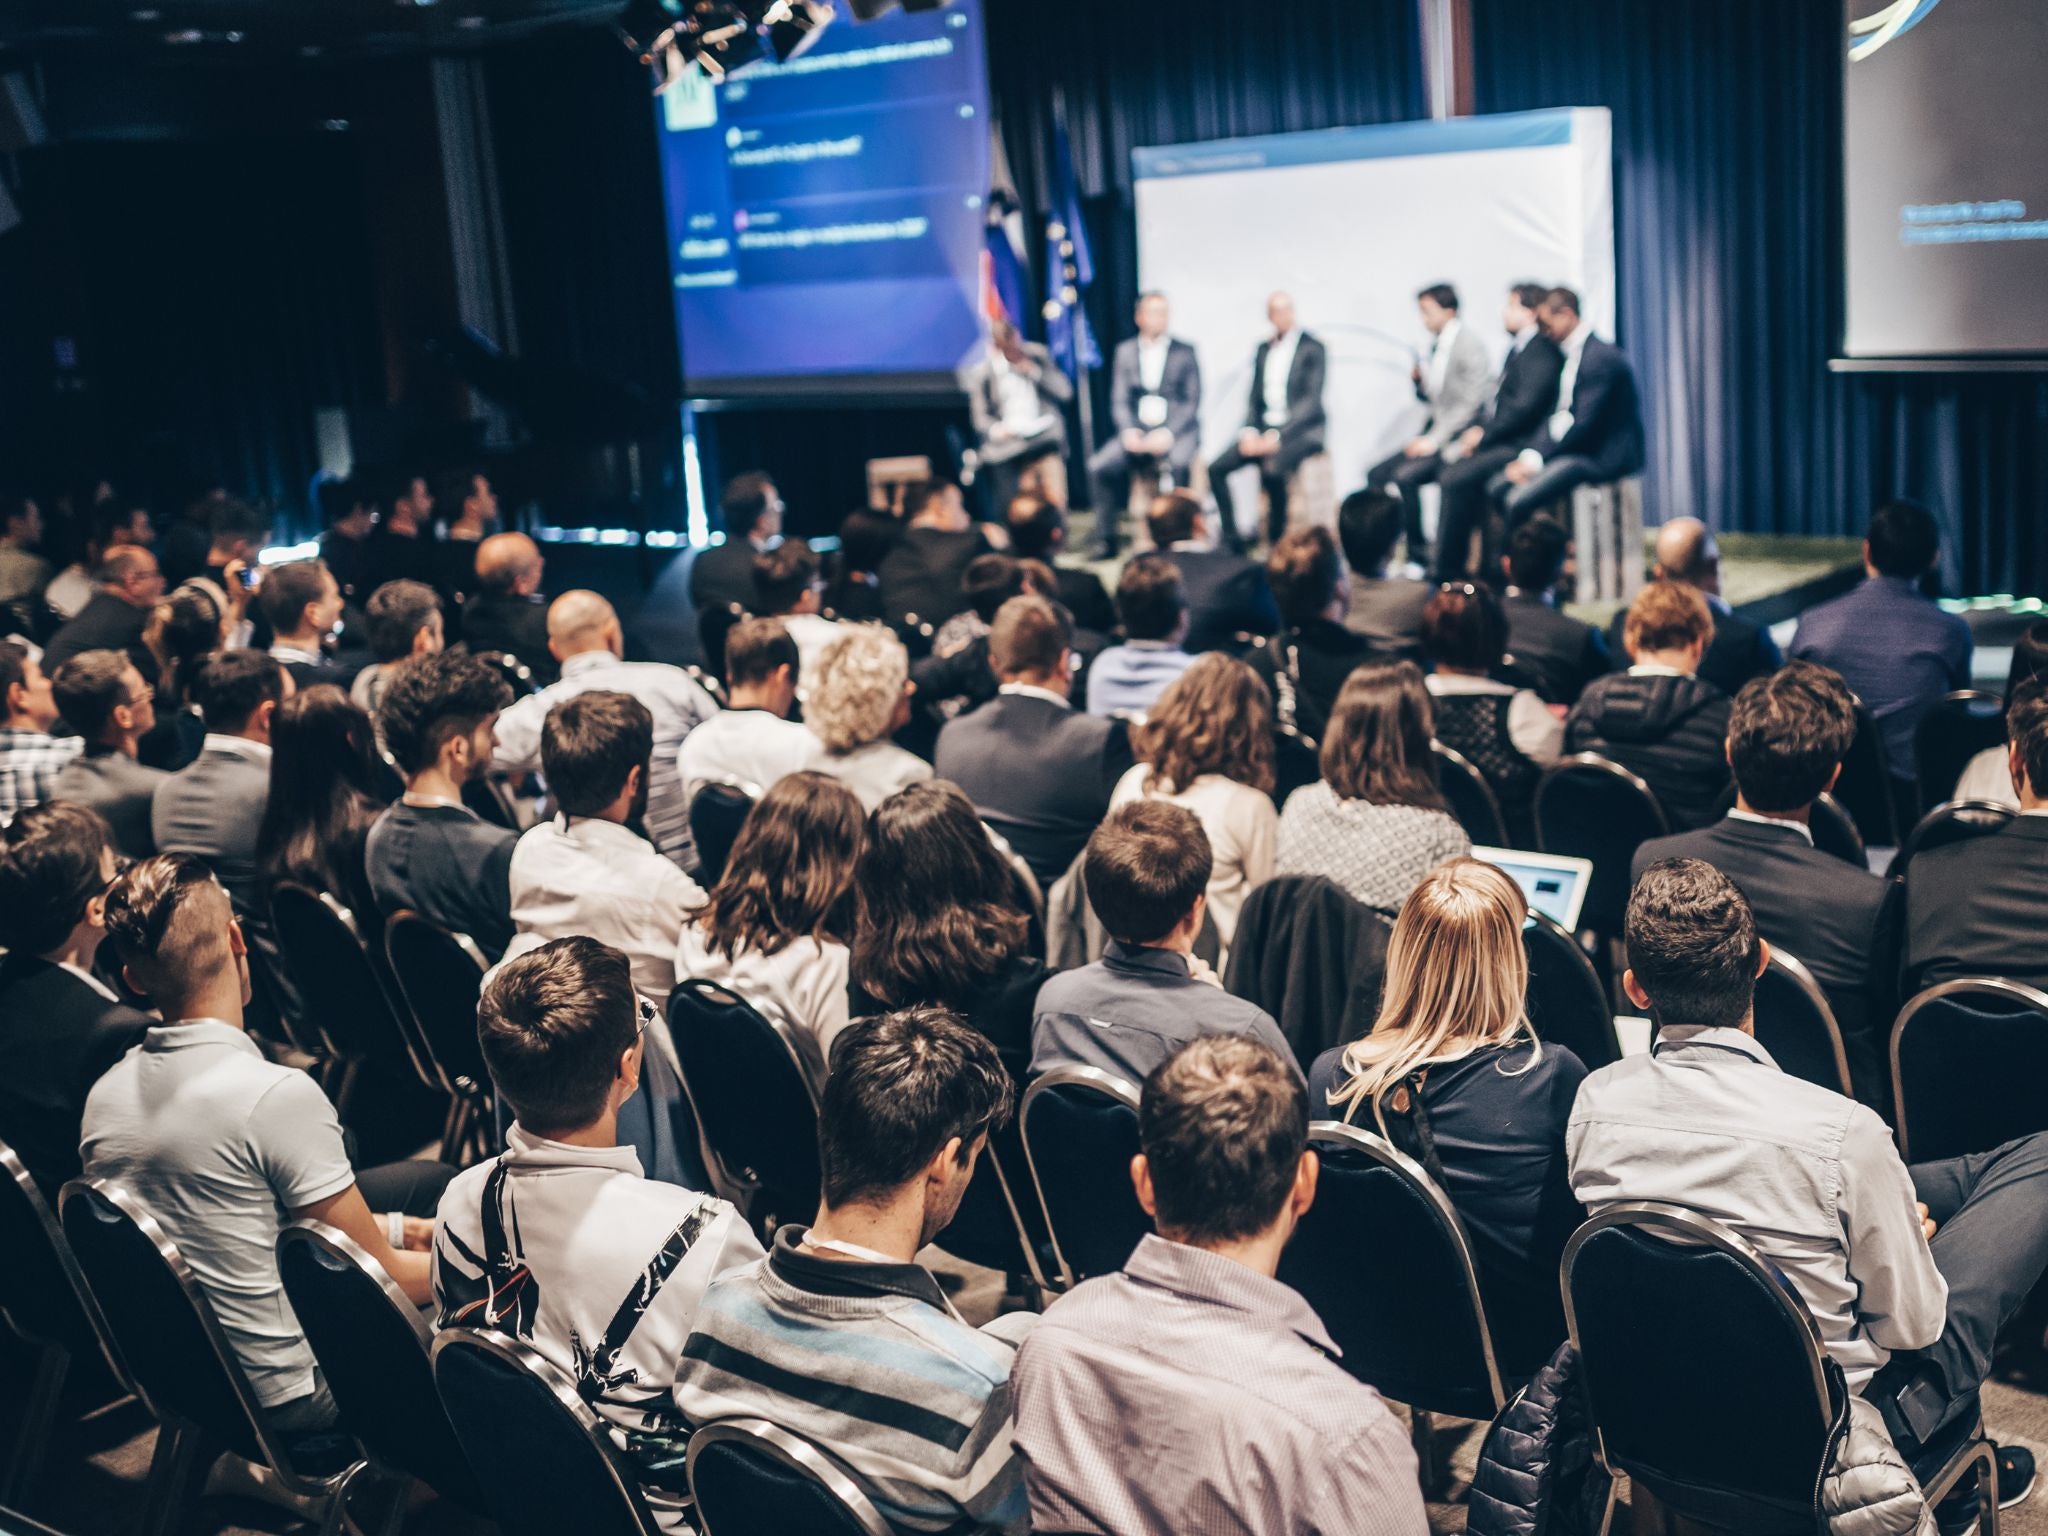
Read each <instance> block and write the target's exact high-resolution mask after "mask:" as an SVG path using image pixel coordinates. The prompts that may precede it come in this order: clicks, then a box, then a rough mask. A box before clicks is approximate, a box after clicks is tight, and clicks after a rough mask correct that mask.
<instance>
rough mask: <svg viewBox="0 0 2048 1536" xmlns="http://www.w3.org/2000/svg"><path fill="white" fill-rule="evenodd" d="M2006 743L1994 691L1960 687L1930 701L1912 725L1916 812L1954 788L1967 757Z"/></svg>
mask: <svg viewBox="0 0 2048 1536" xmlns="http://www.w3.org/2000/svg"><path fill="white" fill-rule="evenodd" d="M2004 745H2005V700H2004V699H2002V698H2000V697H1999V696H1998V695H1997V694H1995V693H1985V692H1982V691H1981V690H1979V689H1975V688H1959V689H1957V690H1956V691H1955V692H1954V693H1950V694H1944V695H1943V696H1942V697H1941V698H1938V699H1936V700H1935V701H1934V702H1933V703H1932V704H1930V705H1928V706H1927V708H1926V709H1925V710H1923V711H1922V712H1921V715H1920V721H1919V724H1917V725H1915V726H1914V727H1913V777H1914V779H1915V781H1916V782H1917V783H1918V784H1919V786H1920V813H1921V814H1922V815H1923V816H1924V815H1926V814H1927V812H1929V811H1931V810H1933V809H1934V808H1935V807H1936V806H1937V805H1940V804H1941V803H1942V802H1943V801H1944V800H1946V799H1948V798H1949V796H1951V795H1953V794H1954V793H1955V792H1956V785H1957V784H1959V783H1961V782H1962V777H1963V770H1964V769H1965V768H1967V767H1969V766H1970V759H1971V758H1973V757H1975V756H1976V755H1977V754H1978V753H1979V752H1982V751H1984V750H1985V748H1987V747H2001V746H2004Z"/></svg>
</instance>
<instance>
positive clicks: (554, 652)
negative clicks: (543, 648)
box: [548, 635, 569, 661]
mask: <svg viewBox="0 0 2048 1536" xmlns="http://www.w3.org/2000/svg"><path fill="white" fill-rule="evenodd" d="M548 654H549V655H550V656H552V657H554V658H555V660H557V661H567V660H568V659H569V658H568V657H566V656H564V655H563V654H562V642H561V641H560V640H558V639H557V638H556V637H555V636H553V635H549V636H548Z"/></svg>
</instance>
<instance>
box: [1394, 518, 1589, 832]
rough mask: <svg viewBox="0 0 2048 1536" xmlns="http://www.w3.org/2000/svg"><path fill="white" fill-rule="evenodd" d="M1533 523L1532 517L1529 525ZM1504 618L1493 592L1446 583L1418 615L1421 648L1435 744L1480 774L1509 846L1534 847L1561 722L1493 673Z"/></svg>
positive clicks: (1502, 649) (1503, 638)
mask: <svg viewBox="0 0 2048 1536" xmlns="http://www.w3.org/2000/svg"><path fill="white" fill-rule="evenodd" d="M1532 521H1533V519H1532ZM1507 638H1508V625H1507V615H1506V614H1504V613H1503V612H1502V611H1501V603H1500V599H1499V598H1497V597H1495V596H1494V595H1493V589H1492V588H1491V587H1483V586H1480V585H1478V584H1476V583H1474V582H1469V581H1453V582H1446V583H1444V588H1443V590H1442V591H1441V592H1439V593H1437V594H1436V596H1434V597H1432V598H1431V599H1430V600H1429V606H1428V607H1427V608H1425V609H1423V611H1422V650H1423V655H1424V657H1425V658H1426V659H1427V660H1428V661H1429V663H1430V665H1431V666H1432V667H1434V668H1435V669H1436V670H1435V671H1433V672H1431V673H1430V674H1429V677H1428V678H1427V679H1426V682H1427V683H1428V686H1429V695H1430V698H1431V700H1432V701H1433V703H1434V706H1435V711H1436V739H1437V740H1438V741H1439V742H1441V743H1442V744H1443V745H1444V746H1446V747H1449V748H1450V749H1451V750H1452V751H1453V752H1456V753H1457V754H1459V755H1460V756H1461V757H1463V758H1464V759H1465V760H1466V761H1467V762H1469V763H1470V764H1471V765H1472V766H1473V767H1474V768H1476V769H1478V770H1479V773H1480V776H1481V777H1483V778H1484V779H1485V780H1486V785H1487V788H1489V789H1491V790H1492V791H1493V796H1494V798H1495V799H1496V800H1498V801H1499V802H1500V811H1501V817H1502V819H1503V820H1504V821H1505V822H1506V831H1507V835H1508V838H1509V840H1510V841H1511V842H1512V843H1513V844H1514V845H1515V846H1516V847H1518V848H1533V847H1535V843H1534V842H1532V841H1531V840H1530V839H1532V838H1533V837H1534V835H1535V810H1534V806H1535V800H1536V783H1537V781H1538V780H1539V779H1541V778H1542V777H1543V770H1544V769H1545V768H1548V767H1549V766H1550V765H1551V764H1552V763H1554V762H1556V761H1557V759H1558V754H1559V752H1560V750H1561V749H1562V748H1563V746H1564V724H1563V722H1562V721H1560V720H1559V719H1558V717H1557V716H1556V715H1554V714H1552V713H1551V711H1550V706H1549V705H1547V704H1545V703H1544V702H1543V700H1542V699H1541V698H1539V697H1538V696H1537V694H1536V691H1535V690H1534V689H1532V688H1517V687H1516V686H1515V685H1514V684H1513V683H1504V682H1502V681H1501V680H1500V679H1499V677H1497V676H1496V675H1495V674H1496V673H1498V672H1499V671H1500V670H1501V667H1502V663H1503V662H1505V661H1506V660H1507Z"/></svg>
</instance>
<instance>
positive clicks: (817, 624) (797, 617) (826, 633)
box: [747, 539, 845, 697]
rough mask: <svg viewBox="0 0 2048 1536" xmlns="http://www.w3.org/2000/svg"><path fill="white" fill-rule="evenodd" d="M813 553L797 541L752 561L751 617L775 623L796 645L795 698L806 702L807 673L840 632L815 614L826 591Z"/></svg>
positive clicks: (765, 553) (774, 549)
mask: <svg viewBox="0 0 2048 1536" xmlns="http://www.w3.org/2000/svg"><path fill="white" fill-rule="evenodd" d="M820 571H821V566H820V564H819V561H818V557H817V554H816V553H815V552H814V551H813V550H812V549H811V546H810V545H808V544H806V543H804V541H803V540H802V539H784V540H783V541H782V542H781V543H780V544H778V545H776V546H775V547H774V548H773V549H769V550H763V551H762V552H761V553H760V554H758V555H756V556H754V598H753V601H752V602H750V603H748V604H747V609H748V611H749V612H750V613H755V614H758V615H760V616H761V617H762V618H768V619H780V620H782V627H783V628H784V629H786V630H788V631H789V638H790V639H792V640H794V641H795V642H796V655H797V671H796V686H797V693H798V695H799V696H800V697H808V695H809V693H810V687H811V674H812V673H813V672H815V671H816V670H817V666H818V658H819V657H820V656H821V655H823V654H824V651H825V647H826V646H828V645H830V644H831V643H832V642H833V641H834V640H835V639H837V638H838V637H839V636H840V635H842V634H844V633H845V629H844V627H843V626H841V625H838V624H835V623H833V622H832V621H831V620H830V619H828V618H826V617H825V616H824V615H823V614H822V613H820V612H819V611H818V609H819V608H820V606H821V605H822V594H823V593H824V590H825V581H824V577H823V576H822V575H821V574H820Z"/></svg>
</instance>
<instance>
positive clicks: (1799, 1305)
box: [1557, 1200, 1998, 1536]
mask: <svg viewBox="0 0 2048 1536" xmlns="http://www.w3.org/2000/svg"><path fill="white" fill-rule="evenodd" d="M1610 1227H1628V1228H1631V1229H1633V1230H1635V1231H1639V1232H1645V1233H1647V1234H1649V1235H1650V1236H1652V1237H1656V1238H1661V1239H1663V1240H1664V1241H1666V1242H1672V1243H1677V1244H1679V1245H1680V1246H1683V1247H1691V1248H1710V1249H1713V1250H1714V1251H1716V1252H1718V1253H1721V1254H1724V1255H1726V1256H1727V1257H1728V1258H1731V1259H1733V1260H1735V1261H1736V1262H1737V1263H1738V1264H1740V1265H1742V1267H1743V1268H1744V1269H1746V1270H1748V1271H1749V1272H1750V1274H1751V1275H1752V1276H1753V1277H1755V1278H1756V1279H1758V1280H1761V1281H1763V1282H1764V1283H1765V1284H1766V1285H1768V1286H1769V1287H1770V1289H1771V1291H1772V1292H1773V1294H1775V1295H1776V1296H1777V1297H1778V1298H1779V1299H1780V1302H1781V1304H1782V1305H1783V1306H1784V1309H1785V1311H1786V1313H1787V1315H1788V1316H1790V1317H1791V1318H1792V1319H1793V1320H1794V1322H1795V1323H1796V1324H1797V1327H1798V1331H1799V1334H1800V1337H1801V1338H1802V1340H1803V1341H1804V1342H1805V1344H1806V1349H1805V1351H1804V1354H1805V1359H1806V1367H1807V1371H1808V1374H1809V1379H1810V1380H1811V1381H1812V1383H1813V1395H1814V1402H1815V1406H1816V1409H1817V1411H1818V1413H1819V1415H1820V1430H1821V1434H1822V1435H1823V1437H1825V1436H1826V1434H1827V1432H1828V1431H1829V1429H1830V1428H1831V1427H1832V1426H1833V1424H1834V1405H1833V1403H1831V1402H1830V1401H1829V1399H1828V1380H1827V1371H1826V1368H1825V1366H1824V1365H1823V1361H1824V1360H1825V1358H1826V1351H1827V1346H1826V1344H1824V1343H1823V1342H1822V1340H1821V1336H1820V1329H1819V1327H1818V1326H1817V1325H1816V1324H1815V1323H1814V1320H1813V1314H1812V1313H1811V1312H1810V1311H1808V1310H1807V1306H1806V1302H1805V1300H1804V1298H1802V1297H1801V1296H1800V1295H1799V1293H1798V1292H1797V1291H1794V1290H1793V1289H1792V1288H1791V1286H1790V1284H1789V1283H1788V1282H1786V1281H1785V1280H1784V1279H1782V1278H1781V1277H1780V1276H1779V1274H1778V1272H1777V1271H1776V1270H1775V1269H1774V1268H1773V1267H1772V1266H1771V1265H1769V1264H1768V1263H1766V1262H1765V1261H1764V1258H1763V1256H1762V1255H1761V1254H1759V1253H1758V1252H1757V1251H1756V1249H1755V1248H1753V1247H1751V1246H1750V1244H1749V1243H1748V1242H1747V1241H1745V1240H1744V1239H1743V1237H1742V1236H1741V1235H1740V1234H1739V1233H1737V1232H1735V1231H1733V1230H1731V1229H1730V1228H1728V1227H1725V1226H1723V1225H1722V1224H1721V1223H1720V1222H1718V1221H1715V1220H1713V1219H1712V1218H1710V1217H1706V1216H1702V1215H1700V1214H1699V1213H1698V1212H1697V1211H1692V1210H1688V1209H1686V1208H1685V1207H1684V1206H1679V1205H1671V1204H1669V1203H1667V1202H1665V1201H1661V1200H1634V1201H1629V1202H1626V1203H1624V1204H1621V1205H1614V1206H1609V1207H1608V1208H1607V1209H1606V1210H1604V1211H1602V1212H1601V1213H1600V1214H1599V1215H1597V1216H1592V1217H1588V1218H1587V1220H1586V1221H1585V1222H1584V1223H1582V1224H1581V1225H1580V1227H1579V1229H1578V1230H1577V1231H1576V1232H1574V1233H1572V1235H1571V1239H1570V1241H1568V1242H1567V1243H1566V1244H1565V1245H1564V1256H1563V1257H1562V1258H1561V1259H1560V1260H1559V1261H1558V1270H1557V1279H1558V1285H1559V1287H1560V1289H1561V1290H1562V1291H1563V1293H1564V1322H1565V1331H1566V1336H1567V1337H1568V1338H1569V1339H1570V1340H1571V1345H1572V1349H1573V1350H1574V1351H1575V1352H1576V1353H1577V1354H1578V1355H1579V1356H1580V1358H1581V1360H1583V1359H1584V1357H1585V1350H1584V1347H1583V1345H1581V1343H1580V1342H1579V1311H1578V1306H1577V1304H1576V1303H1575V1302H1574V1300H1573V1298H1572V1264H1573V1262H1574V1261H1575V1260H1576V1259H1577V1258H1578V1256H1579V1250H1580V1249H1581V1248H1583V1247H1584V1246H1585V1245H1586V1241H1587V1239H1588V1238H1590V1237H1592V1236H1593V1235H1594V1234H1595V1233H1597V1232H1602V1231H1605V1230H1606V1229H1608V1228H1610ZM1588 1407H1589V1416H1590V1417H1592V1418H1593V1443H1594V1445H1595V1447H1596V1448H1597V1449H1598V1452H1599V1455H1600V1465H1601V1466H1603V1467H1605V1468H1606V1469H1607V1472H1608V1475H1609V1477H1610V1478H1612V1477H1613V1476H1614V1475H1615V1467H1614V1463H1613V1461H1612V1460H1610V1459H1609V1457H1608V1454H1607V1432H1606V1430H1605V1429H1604V1428H1603V1427H1602V1425H1601V1424H1600V1422H1599V1419H1598V1417H1597V1416H1596V1415H1591V1414H1590V1394H1589V1403H1588ZM1980 1465H1981V1466H1982V1468H1983V1471H1984V1482H1983V1484H1982V1492H1983V1494H1984V1499H1983V1505H1984V1525H1983V1531H1982V1536H1998V1451H1997V1447H1995V1446H1994V1445H1993V1444H1992V1443H1991V1442H1990V1441H1989V1440H1987V1439H1985V1438H1984V1426H1983V1421H1982V1420H1981V1419H1980V1420H1979V1421H1978V1424H1977V1430H1976V1434H1975V1436H1974V1437H1973V1438H1971V1439H1970V1440H1968V1441H1967V1442H1965V1443H1964V1445H1963V1447H1962V1448H1961V1449H1960V1450H1959V1451H1957V1453H1956V1454H1955V1455H1954V1456H1952V1457H1951V1458H1950V1459H1949V1461H1948V1463H1947V1465H1945V1466H1944V1467H1943V1468H1942V1469H1941V1471H1940V1472H1938V1473H1936V1474H1935V1475H1934V1476H1933V1477H1932V1478H1930V1479H1928V1480H1927V1481H1926V1482H1925V1483H1923V1484H1922V1485H1921V1488H1922V1492H1923V1493H1924V1494H1925V1496H1926V1500H1927V1507H1928V1508H1929V1509H1930V1510H1932V1509H1933V1507H1934V1505H1935V1504H1936V1503H1937V1502H1938V1501H1939V1500H1940V1499H1941V1498H1942V1496H1943V1495H1945V1494H1946V1493H1947V1492H1948V1491H1949V1490H1950V1489H1951V1488H1953V1487H1955V1485H1956V1484H1957V1483H1958V1482H1959V1481H1961V1479H1962V1477H1963V1474H1964V1473H1966V1472H1968V1471H1969V1470H1970V1468H1971V1467H1973V1466H1980ZM1618 1496H1619V1490H1618V1487H1617V1486H1616V1485H1615V1484H1613V1483H1610V1484H1609V1487H1608V1494H1607V1510H1606V1513H1605V1514H1603V1515H1602V1516H1601V1519H1600V1536H1607V1531H1608V1528H1609V1526H1610V1525H1611V1524H1612V1523H1613V1520H1614V1506H1615V1504H1616V1502H1617V1500H1618Z"/></svg>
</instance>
